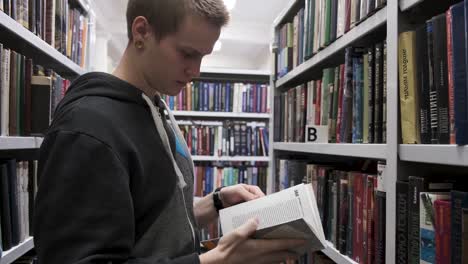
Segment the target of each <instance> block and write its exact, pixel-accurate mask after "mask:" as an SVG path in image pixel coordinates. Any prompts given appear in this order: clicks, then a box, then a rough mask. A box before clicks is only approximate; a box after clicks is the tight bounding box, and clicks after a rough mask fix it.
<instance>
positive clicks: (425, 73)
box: [416, 25, 431, 144]
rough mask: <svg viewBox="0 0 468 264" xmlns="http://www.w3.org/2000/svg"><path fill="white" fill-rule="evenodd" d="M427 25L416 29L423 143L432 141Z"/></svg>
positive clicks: (421, 137) (420, 121) (420, 122)
mask: <svg viewBox="0 0 468 264" xmlns="http://www.w3.org/2000/svg"><path fill="white" fill-rule="evenodd" d="M427 45H428V44H427V27H426V25H422V26H420V27H419V28H417V29H416V47H418V48H417V49H416V60H417V66H418V67H416V70H417V75H416V76H417V78H416V79H417V85H418V87H417V89H418V97H419V126H420V139H421V143H422V144H430V143H431V130H430V112H429V111H430V110H429V109H430V103H429V64H428V63H429V59H428V53H427Z"/></svg>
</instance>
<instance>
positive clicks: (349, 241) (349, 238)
mask: <svg viewBox="0 0 468 264" xmlns="http://www.w3.org/2000/svg"><path fill="white" fill-rule="evenodd" d="M355 180H356V179H355V177H354V175H353V173H348V230H347V233H346V255H347V256H348V257H350V258H352V257H353V250H354V247H355V246H357V245H355V244H354V239H353V233H354V232H353V229H354V220H355V219H354V217H355V216H354V195H355V194H354V181H355Z"/></svg>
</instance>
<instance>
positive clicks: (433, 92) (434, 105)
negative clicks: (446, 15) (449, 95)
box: [426, 20, 439, 144]
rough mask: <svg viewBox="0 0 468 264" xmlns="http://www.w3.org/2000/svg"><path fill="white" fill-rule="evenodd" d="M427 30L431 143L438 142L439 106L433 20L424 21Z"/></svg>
mask: <svg viewBox="0 0 468 264" xmlns="http://www.w3.org/2000/svg"><path fill="white" fill-rule="evenodd" d="M426 30H427V55H428V58H429V61H428V65H429V75H428V78H429V113H430V128H431V130H430V133H431V143H432V144H439V106H438V102H439V100H438V95H437V88H436V85H435V80H434V73H435V71H434V66H435V63H434V59H435V58H434V44H433V22H432V21H431V20H429V21H427V22H426Z"/></svg>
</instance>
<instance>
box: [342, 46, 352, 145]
mask: <svg viewBox="0 0 468 264" xmlns="http://www.w3.org/2000/svg"><path fill="white" fill-rule="evenodd" d="M352 56H353V50H352V48H350V47H348V48H346V51H345V83H344V91H343V100H342V106H343V114H342V116H341V131H340V134H341V135H340V138H341V140H340V141H341V142H342V143H350V142H351V133H352V131H351V128H352V115H353V105H352V100H353V59H352Z"/></svg>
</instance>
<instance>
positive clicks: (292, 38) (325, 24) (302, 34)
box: [276, 0, 386, 78]
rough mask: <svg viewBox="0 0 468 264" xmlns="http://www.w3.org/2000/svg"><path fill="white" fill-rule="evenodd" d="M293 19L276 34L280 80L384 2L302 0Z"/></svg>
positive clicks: (378, 0)
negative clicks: (302, 2)
mask: <svg viewBox="0 0 468 264" xmlns="http://www.w3.org/2000/svg"><path fill="white" fill-rule="evenodd" d="M304 2H305V5H304V7H303V8H301V9H300V10H299V12H298V13H297V14H296V15H295V16H294V18H293V19H292V20H291V21H289V22H288V23H285V24H283V25H281V27H280V28H279V29H278V30H277V31H276V42H277V45H278V51H277V54H276V62H277V65H276V71H277V72H276V74H277V77H278V78H280V77H282V76H284V75H285V74H286V73H288V72H289V71H291V70H292V69H293V68H295V67H297V66H298V65H300V64H301V63H303V62H304V61H306V60H308V59H309V58H311V57H313V55H314V54H316V53H317V52H318V51H319V50H321V49H323V48H325V47H327V46H328V45H330V44H331V43H333V41H335V40H336V39H337V38H339V37H341V36H342V35H344V34H345V33H346V32H348V31H349V30H350V29H352V28H353V27H354V26H356V25H357V24H358V23H360V22H362V21H363V20H364V19H366V18H367V17H369V16H370V15H372V14H373V13H374V12H376V11H377V10H378V9H380V8H382V7H383V6H384V5H385V3H386V1H385V0H305V1H304Z"/></svg>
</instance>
